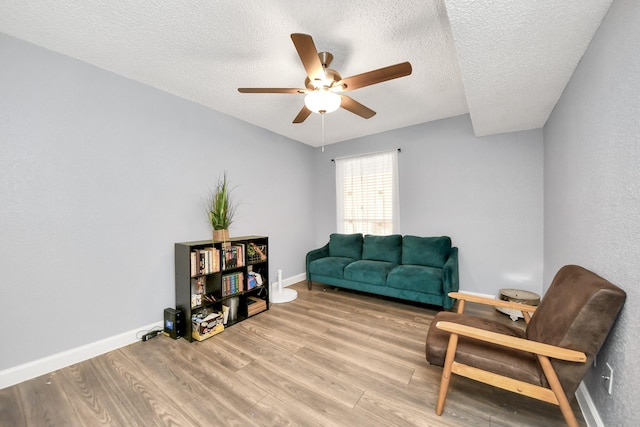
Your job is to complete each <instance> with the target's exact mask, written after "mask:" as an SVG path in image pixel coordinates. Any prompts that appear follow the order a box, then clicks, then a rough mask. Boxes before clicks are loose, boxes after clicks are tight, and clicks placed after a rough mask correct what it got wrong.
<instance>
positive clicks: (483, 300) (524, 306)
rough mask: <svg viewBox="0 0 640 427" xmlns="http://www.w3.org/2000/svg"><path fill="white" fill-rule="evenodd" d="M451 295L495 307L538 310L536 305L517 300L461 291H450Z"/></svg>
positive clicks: (462, 299) (531, 311) (530, 311)
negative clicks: (505, 299) (492, 297)
mask: <svg viewBox="0 0 640 427" xmlns="http://www.w3.org/2000/svg"><path fill="white" fill-rule="evenodd" d="M449 296H450V297H451V298H455V299H458V300H461V301H469V302H475V303H478V304H484V305H492V306H494V307H502V308H510V309H512V310H518V311H526V312H528V313H533V312H534V311H536V308H537V307H536V306H534V305H527V304H520V303H517V302H512V301H504V300H501V299H491V298H484V297H479V296H476V295H469V294H463V293H460V292H449Z"/></svg>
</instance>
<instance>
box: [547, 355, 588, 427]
mask: <svg viewBox="0 0 640 427" xmlns="http://www.w3.org/2000/svg"><path fill="white" fill-rule="evenodd" d="M538 361H539V362H540V366H541V367H542V371H543V372H544V375H545V376H546V377H547V381H548V382H549V386H550V387H551V390H553V393H554V394H555V395H556V399H558V406H560V411H561V412H562V416H563V417H564V420H565V421H566V423H567V425H568V426H569V427H578V420H576V415H575V414H574V413H573V410H572V409H571V405H570V404H569V400H568V399H567V395H566V394H565V392H564V390H563V389H562V385H561V384H560V380H559V379H558V376H557V375H556V371H555V370H554V369H553V366H552V365H551V362H550V361H549V358H548V357H546V356H541V355H538Z"/></svg>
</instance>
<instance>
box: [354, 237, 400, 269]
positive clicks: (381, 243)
mask: <svg viewBox="0 0 640 427" xmlns="http://www.w3.org/2000/svg"><path fill="white" fill-rule="evenodd" d="M362 259H363V260H364V259H366V260H371V261H386V262H392V263H394V264H400V261H402V236H401V235H399V234H391V235H389V236H374V235H372V234H367V235H366V236H364V243H363V244H362Z"/></svg>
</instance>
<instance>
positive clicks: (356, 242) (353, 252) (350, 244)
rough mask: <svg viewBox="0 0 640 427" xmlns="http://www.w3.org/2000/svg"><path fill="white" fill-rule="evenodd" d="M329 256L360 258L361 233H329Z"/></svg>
mask: <svg viewBox="0 0 640 427" xmlns="http://www.w3.org/2000/svg"><path fill="white" fill-rule="evenodd" d="M329 256H335V257H344V258H352V259H360V258H361V257H362V234H360V233H355V234H340V233H333V234H331V235H330V236H329Z"/></svg>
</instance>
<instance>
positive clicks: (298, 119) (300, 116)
mask: <svg viewBox="0 0 640 427" xmlns="http://www.w3.org/2000/svg"><path fill="white" fill-rule="evenodd" d="M310 115H311V110H309V109H308V108H307V107H306V105H303V106H302V110H300V112H299V113H298V115H297V116H296V118H295V119H293V123H302V122H304V121H305V120H306V119H307V117H309V116H310Z"/></svg>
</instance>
